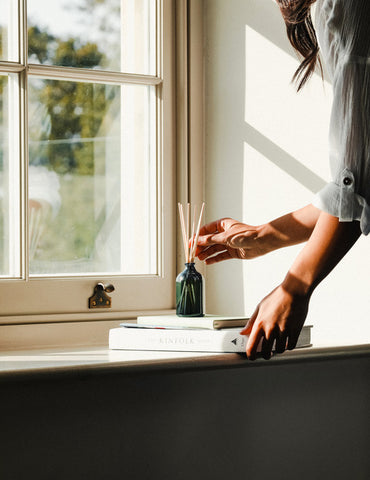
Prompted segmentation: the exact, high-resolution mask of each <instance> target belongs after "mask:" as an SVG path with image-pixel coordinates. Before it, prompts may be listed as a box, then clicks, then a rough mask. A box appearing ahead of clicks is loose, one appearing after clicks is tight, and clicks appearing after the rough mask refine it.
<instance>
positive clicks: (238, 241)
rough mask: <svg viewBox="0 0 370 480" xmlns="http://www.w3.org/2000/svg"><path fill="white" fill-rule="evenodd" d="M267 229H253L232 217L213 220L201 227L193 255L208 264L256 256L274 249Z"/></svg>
mask: <svg viewBox="0 0 370 480" xmlns="http://www.w3.org/2000/svg"><path fill="white" fill-rule="evenodd" d="M266 230H267V226H264V225H262V226H258V227H253V226H251V225H246V224H245V223H241V222H238V221H237V220H233V219H232V218H222V219H220V220H216V221H214V222H212V223H209V224H207V225H204V226H203V227H202V228H201V230H200V234H199V239H198V248H197V251H196V255H197V257H198V258H199V260H204V261H205V262H206V264H207V265H210V264H212V263H217V262H221V261H223V260H229V259H231V258H240V259H251V258H255V257H259V256H261V255H264V254H266V253H268V252H270V251H271V250H274V248H276V247H275V246H274V242H273V236H272V235H271V236H269V235H267V231H266Z"/></svg>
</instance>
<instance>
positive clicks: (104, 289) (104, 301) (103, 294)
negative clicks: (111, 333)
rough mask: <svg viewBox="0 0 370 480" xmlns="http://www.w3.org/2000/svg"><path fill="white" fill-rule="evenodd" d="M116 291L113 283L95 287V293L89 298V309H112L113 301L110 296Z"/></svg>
mask: <svg viewBox="0 0 370 480" xmlns="http://www.w3.org/2000/svg"><path fill="white" fill-rule="evenodd" d="M113 291H114V286H113V285H112V284H111V283H108V284H107V285H104V284H103V283H98V284H96V285H95V287H94V293H93V294H92V296H91V297H90V298H89V308H110V307H111V306H112V299H111V297H110V296H109V295H108V293H111V292H113Z"/></svg>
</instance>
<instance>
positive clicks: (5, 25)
mask: <svg viewBox="0 0 370 480" xmlns="http://www.w3.org/2000/svg"><path fill="white" fill-rule="evenodd" d="M0 60H10V61H15V62H16V61H18V2H17V1H14V0H0Z"/></svg>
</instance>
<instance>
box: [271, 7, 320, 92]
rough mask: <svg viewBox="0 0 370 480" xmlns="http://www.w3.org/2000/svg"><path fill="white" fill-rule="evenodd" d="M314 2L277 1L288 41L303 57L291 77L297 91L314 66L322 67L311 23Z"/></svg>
mask: <svg viewBox="0 0 370 480" xmlns="http://www.w3.org/2000/svg"><path fill="white" fill-rule="evenodd" d="M315 1H316V0H277V3H278V5H279V7H280V10H281V13H282V15H283V18H284V21H285V25H286V30H287V34H288V39H289V41H290V43H291V44H292V46H293V47H294V49H295V50H296V51H297V52H298V53H299V54H300V55H302V57H303V61H302V62H301V64H300V65H299V67H298V68H297V70H296V72H295V73H294V75H293V82H297V84H298V87H297V90H298V91H299V90H300V89H301V88H302V87H303V86H304V85H305V83H306V82H307V80H309V78H310V77H311V75H312V74H313V72H314V71H315V68H316V65H317V64H318V65H319V67H320V72H321V75H322V65H321V61H320V58H319V45H318V42H317V37H316V32H315V29H314V26H313V23H312V17H311V6H312V5H313V4H314V3H315Z"/></svg>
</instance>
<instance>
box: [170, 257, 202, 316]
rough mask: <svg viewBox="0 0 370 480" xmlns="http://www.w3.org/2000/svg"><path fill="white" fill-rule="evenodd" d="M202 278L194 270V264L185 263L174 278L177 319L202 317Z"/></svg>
mask: <svg viewBox="0 0 370 480" xmlns="http://www.w3.org/2000/svg"><path fill="white" fill-rule="evenodd" d="M203 303H204V295H203V277H202V274H200V273H199V272H197V270H196V269H195V265H194V262H189V263H185V270H183V271H182V272H181V273H179V275H178V276H177V278H176V315H178V316H179V317H203V316H204V312H203Z"/></svg>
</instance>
